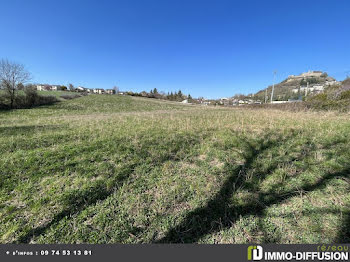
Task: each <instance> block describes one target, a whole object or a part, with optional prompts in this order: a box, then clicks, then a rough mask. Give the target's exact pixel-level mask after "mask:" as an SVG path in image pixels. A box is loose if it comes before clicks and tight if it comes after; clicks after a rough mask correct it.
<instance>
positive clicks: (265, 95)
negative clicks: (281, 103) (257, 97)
mask: <svg viewBox="0 0 350 262" xmlns="http://www.w3.org/2000/svg"><path fill="white" fill-rule="evenodd" d="M266 103H267V87H266V89H265V104H266Z"/></svg>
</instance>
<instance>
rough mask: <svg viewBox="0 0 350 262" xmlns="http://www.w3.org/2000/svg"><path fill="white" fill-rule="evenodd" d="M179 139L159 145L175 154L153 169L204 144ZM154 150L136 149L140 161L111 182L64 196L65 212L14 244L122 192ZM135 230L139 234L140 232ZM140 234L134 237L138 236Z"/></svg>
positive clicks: (193, 139)
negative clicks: (149, 151)
mask: <svg viewBox="0 0 350 262" xmlns="http://www.w3.org/2000/svg"><path fill="white" fill-rule="evenodd" d="M176 139H177V140H175V141H173V140H170V141H168V144H166V143H165V142H162V141H160V142H159V143H161V144H162V143H165V145H166V146H167V148H169V149H171V150H168V151H166V153H163V154H160V156H158V158H157V159H154V161H155V162H153V163H152V164H153V167H155V166H160V165H162V164H163V163H164V162H166V161H169V160H171V161H181V157H184V155H186V154H185V152H183V151H184V150H185V151H186V152H187V151H190V150H191V148H192V146H194V145H196V144H199V143H200V139H199V138H198V137H190V138H188V139H186V136H185V135H181V136H180V135H179V136H178V137H176ZM172 142H177V143H172ZM170 144H171V145H170ZM153 146H154V145H153V143H146V145H144V147H142V148H141V149H140V148H139V149H132V152H133V153H131V154H135V155H136V157H137V158H138V159H139V160H138V161H135V162H132V163H129V164H126V165H125V166H124V167H122V168H118V171H117V172H116V173H113V174H110V177H108V178H107V179H104V180H97V181H95V182H93V184H91V185H90V186H89V187H86V188H83V189H77V190H73V191H69V192H67V193H65V194H64V195H63V196H61V201H62V206H63V207H64V208H63V210H62V211H61V212H59V213H57V214H56V215H54V216H53V218H52V219H51V220H50V221H49V222H47V223H45V224H43V225H41V226H39V227H36V228H34V229H31V230H29V231H28V232H26V233H24V234H23V235H22V236H20V237H19V238H18V239H17V240H16V241H14V243H29V242H30V241H31V239H32V238H35V237H38V236H40V235H42V234H44V233H45V232H46V231H47V230H48V229H49V228H50V227H52V226H54V225H56V224H58V223H59V222H60V221H61V220H62V219H64V218H65V217H69V216H73V215H76V214H78V213H79V212H81V211H83V210H84V209H86V208H87V207H89V206H91V205H94V204H96V203H97V202H98V201H103V200H105V199H107V198H108V197H109V196H110V195H112V194H113V193H114V192H115V191H116V190H118V189H119V188H120V186H122V185H123V184H124V183H125V182H127V181H128V179H129V178H130V176H131V175H132V174H133V172H134V170H135V168H136V167H137V166H138V165H142V164H144V161H145V159H146V158H147V155H149V153H148V150H151V148H152V147H153ZM170 146H171V147H170ZM187 153H188V152H187ZM133 230H136V231H137V229H136V228H134V229H133ZM136 231H135V232H134V233H136Z"/></svg>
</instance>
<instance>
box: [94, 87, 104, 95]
mask: <svg viewBox="0 0 350 262" xmlns="http://www.w3.org/2000/svg"><path fill="white" fill-rule="evenodd" d="M93 93H94V94H99V95H102V94H104V93H105V90H104V89H101V88H95V89H94V90H93Z"/></svg>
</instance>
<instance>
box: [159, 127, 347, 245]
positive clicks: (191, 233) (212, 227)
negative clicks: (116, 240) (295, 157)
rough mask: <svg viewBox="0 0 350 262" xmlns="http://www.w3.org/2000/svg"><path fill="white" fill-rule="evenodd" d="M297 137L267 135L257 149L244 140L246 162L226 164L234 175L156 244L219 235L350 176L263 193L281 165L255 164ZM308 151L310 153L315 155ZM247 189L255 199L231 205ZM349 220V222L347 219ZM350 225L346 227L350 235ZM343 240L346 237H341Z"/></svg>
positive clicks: (331, 175) (344, 173)
mask: <svg viewBox="0 0 350 262" xmlns="http://www.w3.org/2000/svg"><path fill="white" fill-rule="evenodd" d="M296 135H297V133H296V132H293V131H292V132H291V134H290V135H289V136H287V137H277V138H275V139H273V138H271V137H272V136H271V134H267V136H266V137H265V138H262V139H260V141H258V146H254V145H253V144H252V143H250V142H249V141H245V144H246V149H247V150H246V152H245V163H244V164H243V165H242V166H239V167H232V166H231V165H229V164H227V165H226V167H225V172H227V173H229V174H231V175H230V176H229V177H228V178H227V180H226V181H225V182H224V184H223V186H222V187H221V189H220V191H219V192H218V193H217V194H216V195H215V196H214V197H213V198H212V199H211V200H209V201H208V202H207V204H206V205H205V206H203V207H200V208H197V209H195V210H194V211H192V212H190V213H189V214H188V215H187V216H186V217H185V218H184V220H183V221H182V223H181V224H179V225H177V226H175V227H173V228H171V229H170V230H169V231H168V232H167V233H166V234H165V236H164V237H163V238H161V239H159V240H158V241H155V243H195V242H198V241H199V240H200V239H201V238H202V237H204V236H206V235H208V234H213V233H216V232H218V231H220V230H222V229H225V228H229V227H231V226H232V225H234V224H235V222H236V221H237V220H238V219H239V218H240V217H244V216H250V215H253V216H256V217H258V218H261V217H262V216H263V215H264V211H265V210H266V209H267V208H268V207H270V206H272V205H275V204H279V203H283V202H285V201H288V200H289V199H291V198H292V197H294V196H298V195H300V193H301V192H304V191H313V190H316V189H319V188H322V187H324V186H326V185H327V183H328V182H329V181H330V180H331V179H334V178H336V177H346V176H348V175H349V172H350V167H346V168H344V169H343V170H342V171H340V172H335V173H328V174H325V175H324V176H323V177H322V178H321V179H319V180H318V181H317V182H315V183H305V184H304V185H303V186H301V187H300V188H296V189H295V188H294V189H293V190H283V191H282V192H279V193H276V192H275V190H274V189H272V190H269V191H268V192H263V191H261V190H260V189H259V185H260V184H261V181H263V180H264V179H265V178H266V177H267V175H269V174H270V173H272V172H273V170H275V169H276V168H277V167H278V165H276V164H274V165H270V166H269V167H268V168H267V170H265V171H264V172H259V173H257V172H255V171H254V166H253V164H254V162H255V161H256V160H257V159H258V158H259V157H260V156H262V155H263V154H264V153H265V152H266V151H268V150H271V149H272V150H273V149H278V148H279V147H280V146H281V145H282V144H283V143H286V142H288V141H289V140H291V139H292V138H293V137H295V136H296ZM312 152H313V151H311V152H306V153H308V154H310V153H312ZM247 171H253V179H254V180H253V183H252V182H247V179H246V174H247ZM241 187H244V188H246V189H248V190H249V191H250V192H253V193H254V196H255V197H254V199H250V200H247V201H246V202H245V203H244V204H236V205H234V206H232V204H231V203H232V202H231V198H232V196H233V195H234V193H235V192H236V191H237V189H239V188H241ZM348 221H349V220H348ZM348 230H349V225H348V226H347V232H348ZM341 238H342V239H344V237H343V236H342V237H341Z"/></svg>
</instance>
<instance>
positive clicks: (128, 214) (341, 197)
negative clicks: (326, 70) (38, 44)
mask: <svg viewBox="0 0 350 262" xmlns="http://www.w3.org/2000/svg"><path fill="white" fill-rule="evenodd" d="M349 131H350V125H349V117H348V115H345V114H335V113H324V112H323V113H317V114H316V113H312V112H297V113H291V112H283V113H281V112H280V111H276V110H253V109H249V108H242V107H240V108H236V109H232V108H219V107H204V106H188V105H184V104H181V103H175V102H173V103H171V102H164V101H160V100H154V99H145V98H134V97H128V96H117V95H114V96H112V95H89V96H84V97H80V98H76V99H74V100H66V101H62V102H58V103H56V104H54V105H51V106H41V107H37V108H32V109H18V110H7V111H0V154H1V158H0V172H1V176H0V207H1V208H0V240H1V243H183V242H186V243H271V242H273V243H320V242H329V243H332V242H337V243H340V242H341V243H347V242H349V241H350V226H349V223H348V222H349V219H350V212H349V210H350V209H349V207H350V193H349V192H350V190H349V189H350V187H349V171H350V165H349V161H348V160H349V158H350V132H349Z"/></svg>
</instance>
